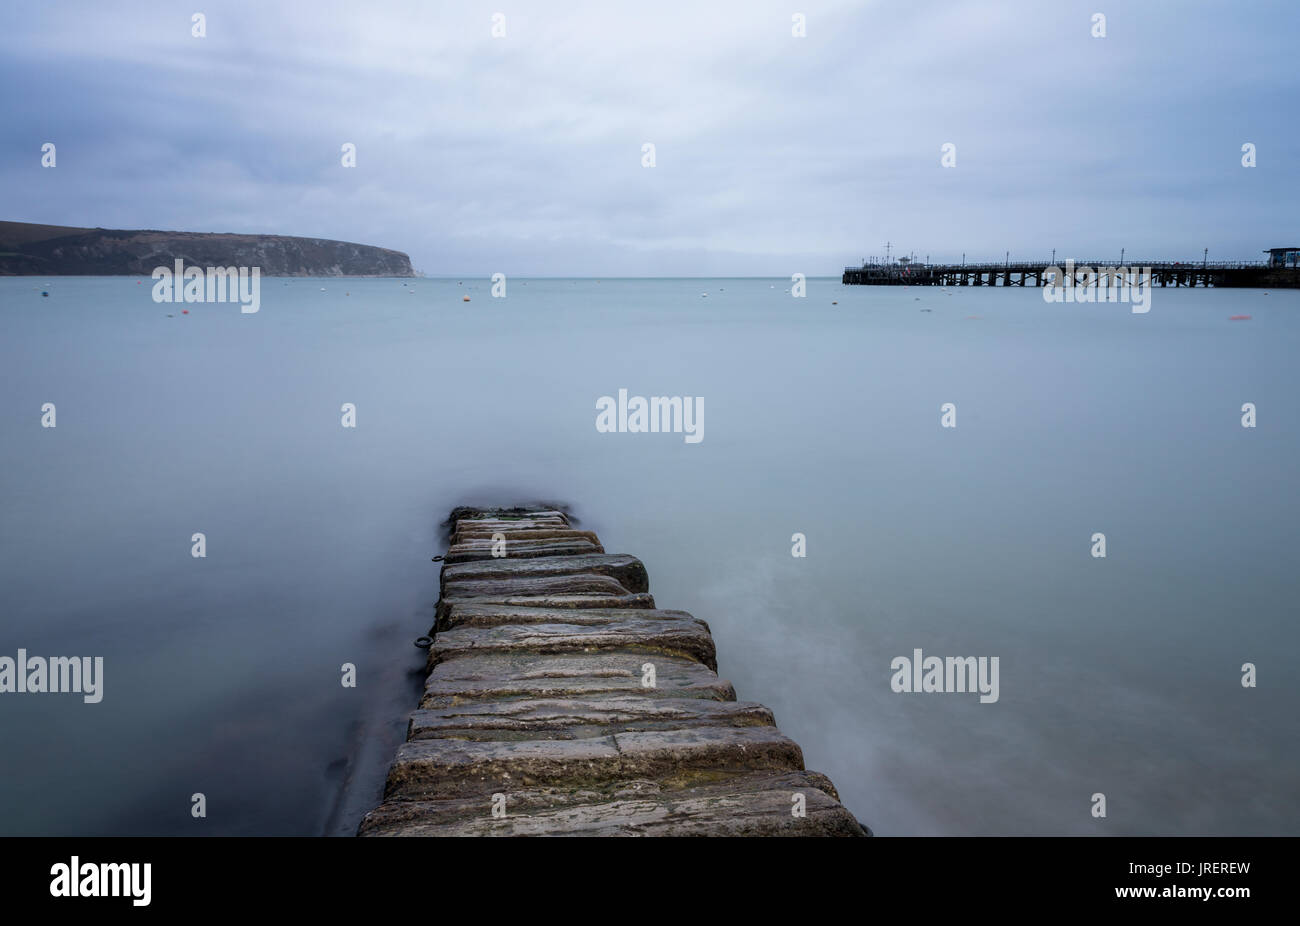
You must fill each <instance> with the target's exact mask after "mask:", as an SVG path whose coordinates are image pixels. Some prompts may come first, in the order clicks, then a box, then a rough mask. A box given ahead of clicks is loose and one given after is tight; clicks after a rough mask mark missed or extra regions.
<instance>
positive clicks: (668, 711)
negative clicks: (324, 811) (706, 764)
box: [407, 695, 776, 740]
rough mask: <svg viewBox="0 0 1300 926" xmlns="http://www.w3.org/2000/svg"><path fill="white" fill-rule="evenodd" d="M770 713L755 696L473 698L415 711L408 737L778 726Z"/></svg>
mask: <svg viewBox="0 0 1300 926" xmlns="http://www.w3.org/2000/svg"><path fill="white" fill-rule="evenodd" d="M775 724H776V721H775V720H774V719H773V717H772V712H771V711H770V710H768V709H767V708H766V707H764V706H763V705H761V704H755V703H754V702H752V701H708V700H704V699H702V698H648V697H641V696H628V695H623V696H619V697H611V698H600V699H575V698H568V699H557V698H526V699H522V700H511V701H475V702H470V703H465V704H459V705H456V706H449V707H444V708H441V709H439V710H427V711H415V712H414V713H413V714H411V719H410V723H409V725H408V727H407V739H409V740H419V739H478V740H491V739H537V738H539V737H544V738H546V739H584V738H585V739H590V738H594V737H605V736H611V735H613V734H615V733H630V732H632V731H635V730H672V729H678V728H680V727H683V726H687V725H689V726H724V727H742V726H767V727H770V726H775Z"/></svg>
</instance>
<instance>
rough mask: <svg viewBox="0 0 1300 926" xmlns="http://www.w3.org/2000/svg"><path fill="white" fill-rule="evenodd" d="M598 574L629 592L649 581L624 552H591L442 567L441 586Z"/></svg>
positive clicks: (640, 566)
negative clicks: (490, 580)
mask: <svg viewBox="0 0 1300 926" xmlns="http://www.w3.org/2000/svg"><path fill="white" fill-rule="evenodd" d="M574 575H600V576H609V577H610V578H612V579H617V580H618V581H619V582H620V583H622V585H623V586H624V587H625V588H626V589H627V590H628V591H629V592H647V591H649V590H650V580H649V577H648V576H647V575H646V571H645V565H644V564H643V563H642V562H641V561H640V560H639V559H637V558H636V557H635V556H628V555H626V554H623V553H591V554H587V555H584V556H548V557H543V558H542V559H537V560H511V559H509V558H508V557H507V558H506V559H498V560H489V561H485V562H481V563H458V564H456V565H454V566H444V567H443V570H442V587H443V589H444V591H445V589H446V588H447V587H449V586H450V585H452V584H453V583H457V582H466V581H483V580H486V579H510V580H518V579H540V578H550V577H555V576H574Z"/></svg>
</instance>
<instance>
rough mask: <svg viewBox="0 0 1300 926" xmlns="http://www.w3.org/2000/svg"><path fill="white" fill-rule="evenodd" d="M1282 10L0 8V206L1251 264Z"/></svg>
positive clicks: (796, 253)
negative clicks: (796, 23)
mask: <svg viewBox="0 0 1300 926" xmlns="http://www.w3.org/2000/svg"><path fill="white" fill-rule="evenodd" d="M194 11H201V12H203V13H204V15H205V16H206V27H207V36H206V37H205V38H194V37H193V36H192V35H191V13H192V12H194ZM1098 11H1100V12H1102V13H1104V14H1105V16H1106V33H1107V34H1106V37H1105V38H1094V37H1093V36H1092V34H1091V33H1092V29H1093V14H1094V13H1095V12H1098ZM494 13H501V14H503V15H504V17H505V33H506V34H505V36H504V37H503V38H494V37H493V36H492V34H491V32H492V24H493V14H494ZM796 13H802V14H803V15H804V16H805V17H806V24H807V25H806V30H807V36H806V38H796V37H794V36H792V34H791V32H792V17H793V16H794V14H796ZM1297 38H1300V16H1297V13H1296V7H1295V5H1294V3H1287V2H1278V3H1271V2H1245V0H1241V2H1224V3H1208V2H1207V3H1198V2H1191V0H1179V2H1160V0H1146V2H1127V0H1126V2H1119V0H1087V2H1074V0H1050V2H1049V0H1033V2H1011V0H1008V2H1003V3H996V4H995V3H989V2H983V3H982V2H942V0H934V2H928V0H906V2H904V0H892V2H879V3H872V2H859V3H849V2H834V0H826V2H822V0H817V2H812V0H786V2H770V0H740V2H720V0H693V2H685V3H677V2H673V0H654V2H623V0H601V2H592V3H586V2H579V0H566V2H541V0H528V2H523V3H520V2H517V0H490V2H487V3H476V2H465V0H458V2H431V0H423V2H415V0H412V2H386V0H369V2H365V3H358V2H334V0H313V2H310V3H307V2H300V3H288V2H285V3H271V2H267V0H254V2H229V0H193V2H192V3H191V4H188V5H185V4H179V3H176V2H174V0H171V2H126V3H120V4H119V3H112V4H109V3H103V2H101V0H88V2H58V0H53V2H49V3H32V2H27V3H10V4H5V5H4V6H3V9H0V52H2V54H0V78H2V79H3V81H4V85H5V87H6V91H5V93H4V95H3V98H2V99H0V119H2V120H3V125H4V132H3V134H2V136H0V189H2V190H3V194H4V195H3V204H2V205H0V218H4V219H12V220H18V221H30V222H47V223H54V224H67V225H87V226H103V227H111V228H164V229H184V230H193V231H239V232H268V233H279V234H292V235H309V236H314V237H326V238H339V239H344V240H350V241H360V242H364V243H368V244H377V245H382V246H386V247H392V248H396V249H399V250H402V251H406V252H407V253H409V254H410V255H411V258H412V261H413V263H414V264H415V266H416V268H417V269H419V270H422V271H424V272H426V273H429V274H452V275H471V274H489V273H492V272H495V271H498V270H501V271H506V272H511V273H514V274H518V275H591V276H616V275H623V276H653V275H709V274H719V275H748V274H763V275H773V276H776V275H788V274H789V273H791V272H795V271H799V272H804V273H809V274H838V273H839V270H840V269H841V268H842V266H843V265H844V264H845V263H849V262H855V261H857V260H859V259H861V258H862V257H864V256H869V255H876V254H881V253H883V252H884V245H885V242H886V241H889V242H892V243H893V245H894V251H895V253H898V252H899V251H903V252H912V251H914V252H915V253H916V254H917V255H918V256H921V257H924V256H926V255H929V256H931V257H932V259H936V260H939V259H948V258H952V259H959V258H960V256H961V255H962V254H963V253H966V254H968V255H969V256H970V257H972V258H973V257H1001V256H1002V255H1003V254H1004V253H1005V252H1006V251H1008V250H1010V251H1011V253H1012V255H1013V256H1020V257H1023V258H1027V259H1038V258H1046V257H1047V256H1049V255H1050V253H1051V250H1052V249H1053V248H1056V249H1057V251H1058V255H1065V254H1073V255H1076V256H1079V257H1106V256H1112V255H1113V256H1118V253H1119V250H1120V248H1121V247H1124V248H1127V255H1128V257H1130V258H1133V257H1138V258H1141V257H1151V258H1171V259H1186V258H1191V257H1194V258H1196V259H1199V258H1200V257H1201V253H1202V248H1205V247H1208V248H1209V249H1210V258H1211V259H1214V258H1216V257H1217V258H1220V259H1229V258H1246V259H1257V258H1259V257H1260V256H1261V255H1260V251H1261V250H1262V249H1264V248H1267V247H1273V246H1281V245H1296V244H1300V214H1298V212H1300V211H1298V210H1297V204H1298V203H1297V200H1298V199H1300V193H1298V191H1297V182H1296V166H1297V159H1298V158H1300V127H1298V121H1297V118H1296V113H1297V103H1298V102H1300V94H1298V93H1297V90H1298V89H1300V67H1297V62H1296V55H1297V47H1296V45H1297ZM45 142H54V143H55V144H56V145H57V158H58V161H57V167H55V168H54V169H44V168H42V167H41V166H40V156H41V145H42V144H43V143H45ZM345 142H351V143H353V144H355V145H356V147H357V166H356V168H354V169H349V168H344V167H343V166H342V165H341V163H340V158H341V153H340V148H341V146H342V145H343V144H344V143H345ZM646 142H651V143H653V144H654V145H655V154H656V166H655V167H653V168H647V167H643V166H642V163H641V162H642V145H643V144H644V143H646ZM945 143H951V144H953V145H955V146H956V166H955V167H951V168H945V167H942V166H941V164H940V157H941V147H942V146H943V145H944V144H945ZM1246 143H1252V144H1254V145H1255V146H1256V151H1257V164H1258V166H1257V167H1255V168H1253V169H1247V168H1244V167H1242V164H1241V159H1242V153H1241V149H1242V145H1243V144H1246Z"/></svg>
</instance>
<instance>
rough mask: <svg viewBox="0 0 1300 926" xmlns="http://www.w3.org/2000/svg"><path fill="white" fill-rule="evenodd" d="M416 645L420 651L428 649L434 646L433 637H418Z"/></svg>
mask: <svg viewBox="0 0 1300 926" xmlns="http://www.w3.org/2000/svg"><path fill="white" fill-rule="evenodd" d="M415 645H416V646H418V647H419V648H420V649H428V648H429V647H431V646H433V637H416V638H415Z"/></svg>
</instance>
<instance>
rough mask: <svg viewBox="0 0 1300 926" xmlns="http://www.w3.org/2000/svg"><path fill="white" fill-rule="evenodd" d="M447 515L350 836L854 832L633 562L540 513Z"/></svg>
mask: <svg viewBox="0 0 1300 926" xmlns="http://www.w3.org/2000/svg"><path fill="white" fill-rule="evenodd" d="M450 523H451V526H452V529H451V546H450V548H449V549H448V551H447V553H446V554H445V555H444V556H443V557H441V559H442V560H443V561H444V563H445V565H444V566H443V568H442V581H441V585H440V590H441V599H440V601H439V602H438V607H437V616H436V623H435V626H434V629H433V631H432V632H433V642H432V644H431V645H430V646H429V659H428V678H427V679H426V681H425V686H424V694H423V696H422V697H421V699H420V703H419V707H418V709H417V710H416V711H415V712H414V713H413V714H412V715H411V719H410V724H409V727H408V731H407V741H406V743H404V744H403V745H402V747H401V748H400V750H399V751H398V754H397V757H396V759H395V760H394V762H393V765H392V767H391V768H390V769H389V772H388V780H387V782H386V784H385V789H384V802H383V804H381V805H380V806H379V807H378V808H376V809H375V810H373V811H371V812H370V813H369V814H367V815H366V817H365V819H364V820H363V821H362V822H361V827H360V833H359V834H360V835H362V836H529V835H538V836H542V835H547V836H864V835H869V831H867V830H865V828H864V827H863V826H862V825H861V824H859V823H858V821H857V820H856V819H854V817H853V816H852V814H850V813H849V812H848V810H846V809H845V808H844V806H843V805H842V804H840V802H839V795H838V794H837V793H836V791H835V786H834V785H833V784H831V782H830V780H829V779H828V778H826V776H824V775H821V774H819V773H817V772H810V771H807V770H805V769H804V764H803V752H802V751H801V750H800V748H799V745H798V744H797V743H795V742H794V741H793V740H791V739H789V738H788V737H786V736H785V735H783V734H782V733H781V732H780V730H778V729H777V727H776V722H775V720H774V718H773V717H772V712H771V711H769V710H768V709H767V708H765V707H763V706H762V705H761V704H756V703H753V702H750V701H737V700H736V692H735V689H733V688H732V686H731V684H730V683H729V682H726V681H724V680H722V679H720V678H719V677H718V675H717V672H716V669H717V655H716V652H715V650H714V645H713V637H712V635H711V634H710V633H709V627H708V625H707V624H706V623H705V622H704V621H701V620H698V619H697V618H695V617H692V616H691V615H690V614H687V613H686V612H685V611H671V610H662V609H659V608H658V607H656V605H655V601H654V598H653V597H652V596H651V595H650V593H649V592H650V583H649V577H648V576H647V574H646V570H645V566H644V565H643V564H642V563H641V561H640V560H639V559H637V558H636V557H634V556H627V555H624V554H610V553H606V552H605V548H604V547H603V546H602V545H601V543H600V540H599V538H598V537H597V536H596V535H595V534H594V533H592V532H590V531H583V530H577V529H575V528H574V527H573V526H572V525H571V524H570V522H569V518H568V516H567V515H566V514H565V513H564V512H561V511H556V510H551V509H540V508H539V509H518V508H514V509H493V508H458V509H456V510H455V511H453V512H452V516H451V519H450ZM503 544H504V547H503ZM503 552H504V554H505V555H504V556H502V555H501V554H502V553H503ZM494 554H496V555H494Z"/></svg>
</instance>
